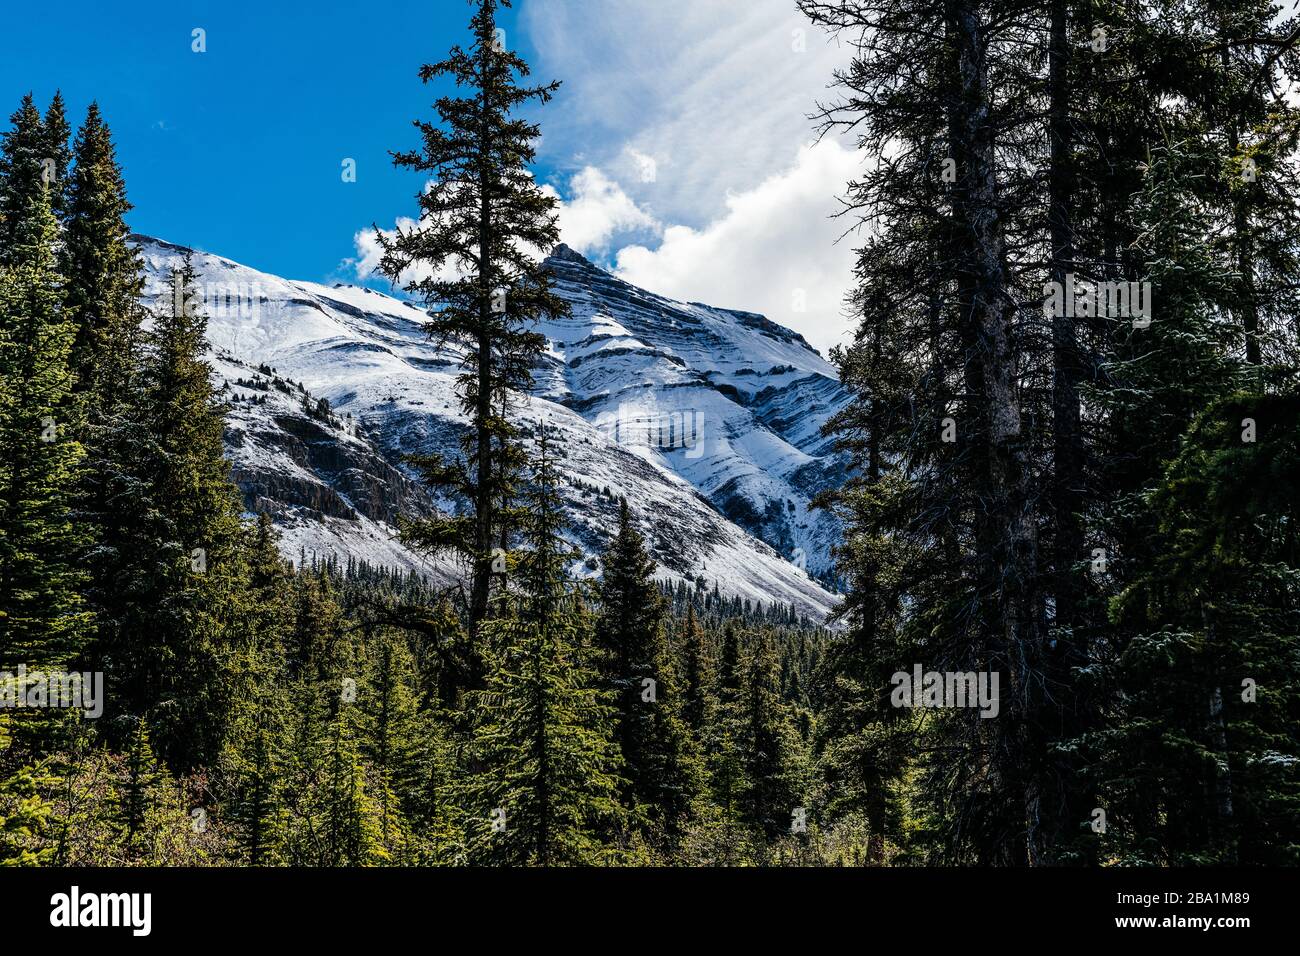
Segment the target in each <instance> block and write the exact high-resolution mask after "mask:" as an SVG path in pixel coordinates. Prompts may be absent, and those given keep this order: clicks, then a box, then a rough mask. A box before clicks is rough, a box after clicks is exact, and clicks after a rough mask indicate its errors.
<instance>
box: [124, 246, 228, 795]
mask: <svg viewBox="0 0 1300 956" xmlns="http://www.w3.org/2000/svg"><path fill="white" fill-rule="evenodd" d="M196 282H197V276H196V273H195V271H194V268H193V265H192V263H191V262H190V260H189V259H188V258H187V259H186V260H185V261H183V262H182V263H181V264H180V266H179V267H178V268H177V269H176V270H175V272H174V274H173V281H172V294H171V295H170V296H168V297H167V301H166V304H165V305H164V307H163V308H162V309H161V310H160V311H159V312H158V313H157V315H156V316H155V324H154V329H153V331H152V334H151V336H150V342H149V348H148V351H147V354H146V359H145V364H144V369H143V372H142V379H143V382H142V392H143V399H142V400H143V402H144V404H145V408H146V413H147V423H148V428H147V435H148V440H147V443H146V444H144V445H143V446H142V447H139V448H137V449H136V462H137V468H138V471H137V472H136V474H137V475H138V481H139V483H140V486H141V490H142V491H143V495H142V497H141V498H140V499H139V500H138V501H137V502H136V508H137V509H138V510H137V519H136V520H135V521H134V522H132V526H131V528H130V530H129V531H127V532H126V534H125V536H124V544H126V545H128V546H129V552H130V553H129V558H130V559H131V562H132V563H131V564H129V565H127V566H126V567H119V568H118V570H117V574H118V577H119V578H123V579H124V580H123V582H122V583H123V586H124V588H125V589H127V600H126V602H125V603H124V605H123V610H122V617H121V618H120V619H119V620H118V621H116V622H114V626H113V627H112V628H111V630H110V632H109V633H107V634H105V635H104V636H103V637H102V639H101V647H100V648H99V655H100V659H101V660H102V662H103V664H104V669H105V671H106V674H107V679H108V681H109V689H108V700H109V702H110V703H111V704H114V705H115V709H116V712H117V713H118V714H125V715H131V716H132V717H134V716H140V715H145V716H147V717H148V719H149V721H150V725H151V728H152V735H153V738H154V740H155V741H156V743H157V746H158V749H159V752H160V753H161V755H162V756H163V757H164V759H165V760H166V761H167V762H168V764H169V765H171V766H174V767H177V768H183V769H188V768H191V767H194V766H197V765H199V764H201V763H204V762H207V761H211V760H212V759H214V758H215V757H216V756H217V754H218V753H219V751H220V747H221V742H222V739H223V737H224V734H225V732H226V726H225V722H226V718H227V716H228V711H229V708H230V706H231V695H232V684H231V681H230V677H229V672H228V667H229V664H230V661H231V654H232V649H233V645H234V640H233V639H234V632H235V630H236V629H237V624H238V622H239V620H240V608H241V606H242V603H243V599H244V596H245V590H246V583H247V565H246V561H245V557H246V549H245V541H244V535H245V531H244V525H243V523H242V521H241V518H240V514H241V511H242V502H241V501H240V498H239V493H238V491H237V489H236V488H235V486H234V484H233V483H232V482H231V480H230V465H229V462H227V461H226V460H225V458H224V457H223V446H222V430H223V419H222V409H221V407H220V405H219V404H218V401H217V396H216V392H215V389H214V388H213V386H212V383H211V380H210V369H209V366H208V365H207V363H206V362H205V361H204V360H203V354H204V351H205V349H206V342H205V328H206V321H207V320H206V318H205V317H204V315H203V311H202V302H201V296H200V293H199V290H198V288H197V285H196ZM123 490H125V488H123ZM123 504H124V505H125V504H126V503H125V502H123Z"/></svg>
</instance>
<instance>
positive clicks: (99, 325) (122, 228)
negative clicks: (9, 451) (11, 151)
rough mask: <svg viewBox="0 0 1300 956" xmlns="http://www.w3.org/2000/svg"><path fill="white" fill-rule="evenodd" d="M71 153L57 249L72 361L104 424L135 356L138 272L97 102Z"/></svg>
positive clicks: (123, 391) (118, 408) (122, 393)
mask: <svg viewBox="0 0 1300 956" xmlns="http://www.w3.org/2000/svg"><path fill="white" fill-rule="evenodd" d="M47 122H48V121H47ZM73 153H74V155H75V158H76V166H75V168H74V171H73V173H72V176H71V177H70V179H69V180H68V185H67V191H68V199H67V223H66V226H67V228H66V229H65V230H64V248H63V269H64V272H65V274H66V275H67V276H68V282H67V287H66V290H67V301H68V305H69V307H71V308H72V309H73V310H74V311H75V314H76V318H77V338H76V343H75V344H74V346H73V354H72V364H73V370H74V371H75V373H76V376H77V388H78V390H79V391H81V392H83V393H85V394H86V395H87V396H88V402H89V404H90V406H91V408H90V411H91V414H92V416H93V419H95V420H94V421H93V425H97V426H98V427H108V423H107V422H106V421H105V419H109V418H111V416H112V415H114V414H121V413H122V412H123V410H124V409H123V403H124V400H125V399H127V398H128V397H129V395H128V394H127V393H128V390H129V388H130V381H129V380H130V377H131V375H132V373H133V371H134V369H133V366H134V365H135V363H137V362H138V360H139V347H138V343H139V335H140V332H139V329H140V324H141V321H142V319H143V318H144V315H143V308H142V306H141V305H140V298H141V295H142V293H143V291H144V276H143V271H142V269H141V263H140V257H139V255H138V253H137V252H136V250H135V248H134V247H133V246H132V245H131V244H130V242H129V238H130V235H131V231H130V229H129V228H128V227H127V225H126V219H125V217H126V214H127V213H128V212H130V211H131V204H130V203H129V202H128V201H127V198H126V185H125V183H124V182H123V179H122V171H121V168H120V167H119V166H118V164H117V159H116V155H115V150H114V146H113V139H112V135H111V133H110V132H109V129H108V126H107V125H106V124H105V123H104V119H103V116H102V115H101V114H100V111H99V105H98V104H96V103H91V104H90V107H89V109H88V110H87V111H86V120H85V122H84V123H83V124H82V126H81V129H80V130H78V131H77V139H76V143H75V146H74V150H73ZM96 413H98V414H96Z"/></svg>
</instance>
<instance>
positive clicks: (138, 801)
mask: <svg viewBox="0 0 1300 956" xmlns="http://www.w3.org/2000/svg"><path fill="white" fill-rule="evenodd" d="M164 774H165V771H163V769H162V768H161V767H160V766H159V764H158V759H157V757H155V756H154V752H153V747H152V746H151V744H150V743H149V730H148V727H147V725H146V724H145V721H144V719H143V718H141V719H140V720H137V721H136V722H135V726H134V728H133V729H132V731H131V736H130V738H129V739H128V741H127V747H126V768H125V774H124V776H123V778H122V779H121V781H119V782H118V794H117V801H116V822H117V825H118V828H119V831H120V833H121V841H122V846H123V848H124V850H125V852H126V856H127V858H128V859H132V860H134V859H139V858H140V857H141V856H144V857H146V858H147V857H148V856H149V854H150V852H151V849H150V847H149V846H148V845H147V844H146V836H147V834H148V830H149V822H150V821H149V816H150V812H151V811H152V809H153V807H154V805H155V802H156V800H157V794H156V791H157V788H158V787H159V786H160V785H161V784H162V781H163V778H164Z"/></svg>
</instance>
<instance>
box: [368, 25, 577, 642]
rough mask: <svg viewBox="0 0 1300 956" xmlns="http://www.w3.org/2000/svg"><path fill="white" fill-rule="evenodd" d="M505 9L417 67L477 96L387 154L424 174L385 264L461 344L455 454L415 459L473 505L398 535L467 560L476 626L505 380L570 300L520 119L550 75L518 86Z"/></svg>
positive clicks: (522, 67) (508, 472) (549, 202)
mask: <svg viewBox="0 0 1300 956" xmlns="http://www.w3.org/2000/svg"><path fill="white" fill-rule="evenodd" d="M509 5H510V3H509V0H478V2H477V10H476V12H475V14H474V17H473V19H472V20H471V23H470V29H471V31H472V33H473V42H472V44H471V46H470V48H469V49H468V50H466V49H462V48H461V47H459V46H457V47H454V48H453V49H452V51H451V53H450V55H449V56H448V58H447V59H446V60H443V61H441V62H439V63H436V64H432V65H426V66H425V67H423V68H422V69H421V70H420V77H421V79H422V80H424V81H425V82H428V81H430V80H433V79H435V78H438V77H444V76H445V77H450V78H451V79H453V80H454V81H455V82H456V84H457V86H458V87H463V88H466V89H468V90H471V91H472V93H471V94H470V95H467V96H459V97H457V96H443V97H441V98H439V99H438V101H437V102H436V104H435V109H436V110H437V112H438V116H439V118H440V120H441V125H434V124H432V123H428V122H424V121H418V122H417V123H416V126H417V127H418V129H419V130H420V133H421V135H422V137H423V146H422V149H421V150H420V151H418V152H405V153H396V154H394V161H395V163H396V164H397V165H399V166H403V167H405V168H408V169H413V170H415V171H417V172H420V173H422V174H425V175H426V176H427V177H431V182H429V184H428V188H426V189H425V190H424V191H422V192H421V194H420V196H419V202H420V211H421V222H420V224H419V225H418V226H417V227H415V228H412V229H409V230H403V229H399V230H398V232H397V235H396V236H394V237H388V236H385V235H383V234H382V233H380V234H379V240H380V242H381V244H382V245H383V248H384V256H383V260H382V262H381V266H380V268H381V270H382V271H383V272H384V274H385V275H388V276H389V277H390V278H392V279H393V280H394V281H397V280H399V279H400V278H401V277H403V276H404V275H405V274H406V272H407V270H408V269H410V268H411V267H412V266H414V265H418V266H419V267H420V272H421V274H422V275H425V276H426V278H422V279H416V280H413V281H410V282H408V283H407V284H406V286H405V288H406V289H407V291H408V292H411V293H413V294H415V295H418V296H419V297H420V298H421V299H422V300H423V301H424V302H425V303H426V304H427V305H428V306H429V307H430V308H431V309H433V310H434V311H432V312H431V315H432V316H433V318H432V320H431V322H430V323H429V325H428V326H427V329H428V332H429V334H430V335H432V336H435V337H436V338H437V339H438V340H439V341H442V342H451V343H455V344H457V345H460V346H462V347H464V349H465V359H464V364H463V371H462V374H461V375H460V377H459V379H458V390H459V394H460V400H461V407H462V409H463V410H464V412H465V414H466V415H467V416H468V417H469V419H470V422H471V424H472V428H471V430H470V432H469V433H468V434H467V436H466V438H465V442H464V448H463V453H464V454H463V458H462V459H460V460H446V459H444V458H442V457H441V456H438V455H429V456H423V457H421V458H419V459H417V464H418V466H419V468H420V470H421V472H422V473H423V475H424V477H425V479H426V480H427V481H428V482H429V483H430V484H431V485H432V486H434V487H436V488H438V489H441V490H444V491H445V492H447V493H449V494H452V495H455V496H458V497H460V498H462V499H463V500H464V501H465V502H466V503H467V504H468V510H467V511H465V512H464V513H461V514H457V515H454V516H447V515H441V516H437V517H433V518H429V519H421V520H418V521H408V522H407V523H406V525H405V527H404V538H405V540H406V541H407V542H408V543H409V544H411V545H412V546H415V547H418V548H422V549H426V550H429V551H435V552H436V551H447V550H450V551H453V552H454V553H456V554H458V555H459V556H461V557H462V558H463V559H464V560H465V561H466V562H467V563H468V564H469V567H470V571H471V577H470V594H469V621H470V629H471V631H475V630H476V629H477V626H478V624H479V622H480V621H482V619H483V617H484V615H486V614H487V610H488V596H489V591H490V587H491V580H492V575H493V574H494V573H497V572H499V571H500V568H499V567H498V568H497V569H496V572H494V568H493V549H494V548H498V547H500V548H502V549H504V548H505V547H506V546H507V544H506V542H507V538H508V534H507V528H508V525H509V523H510V522H509V519H510V500H511V498H512V496H513V486H514V482H515V474H516V472H517V470H518V469H519V467H520V465H521V462H522V459H521V455H520V452H519V449H518V446H517V441H516V433H515V429H514V426H513V425H511V423H510V422H509V420H508V418H507V417H506V413H507V412H508V410H509V407H510V403H511V393H512V390H514V391H518V390H521V389H525V388H527V386H528V385H529V383H530V380H531V368H532V365H533V361H534V359H535V358H536V357H537V356H539V355H540V354H541V352H542V349H543V347H544V341H543V338H542V336H541V335H539V334H538V333H537V332H536V331H534V330H533V329H532V328H531V325H532V323H533V322H535V321H536V320H537V319H540V318H551V317H556V316H559V315H561V314H563V313H564V312H565V310H566V308H567V307H566V305H565V304H564V301H563V300H562V299H560V298H559V297H558V296H556V295H555V294H554V293H552V292H551V289H550V282H549V279H548V277H547V275H546V273H545V272H544V271H542V269H541V266H540V263H539V262H538V261H537V260H536V259H535V258H534V253H535V250H542V251H549V250H550V249H551V247H552V246H554V245H555V243H556V242H557V241H558V238H559V233H558V230H557V226H556V218H555V211H554V210H555V205H556V200H555V198H554V197H553V196H551V195H548V194H547V193H545V192H543V190H542V189H541V187H540V186H539V185H538V184H537V182H536V181H535V180H534V179H533V177H532V176H531V174H530V173H529V171H528V166H529V164H530V163H531V162H532V161H533V157H534V155H535V145H534V144H535V141H536V139H537V137H538V136H539V135H540V131H539V129H538V127H537V125H536V124H534V123H530V122H527V121H525V120H523V119H520V118H518V117H517V116H516V115H515V113H516V112H517V111H518V110H519V109H520V108H521V107H523V106H525V105H526V104H528V103H529V102H531V101H534V100H536V101H538V102H541V103H545V102H546V101H547V100H549V99H550V98H551V96H552V94H553V93H554V92H555V90H556V88H557V87H558V84H557V83H551V84H547V85H544V86H535V87H527V86H520V85H519V82H518V81H519V80H520V79H523V78H525V77H527V76H528V66H527V64H526V63H525V62H524V60H523V59H522V58H521V57H520V56H519V55H518V54H517V53H515V52H513V51H511V50H509V49H507V48H506V47H505V45H504V44H503V43H502V42H501V36H502V34H501V33H500V32H498V29H497V19H496V17H497V10H498V9H499V8H500V7H503V6H505V7H508V6H509ZM445 267H447V268H445ZM448 268H450V269H451V270H452V271H454V275H453V276H451V277H448V274H447V273H448Z"/></svg>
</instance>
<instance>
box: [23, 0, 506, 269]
mask: <svg viewBox="0 0 1300 956" xmlns="http://www.w3.org/2000/svg"><path fill="white" fill-rule="evenodd" d="M53 9H57V11H58V14H57V20H56V18H54V17H53V16H52V14H51V11H52V10H53ZM468 9H469V8H468V6H467V5H466V4H465V3H463V2H462V0H441V2H435V3H430V2H429V0H422V2H400V0H399V2H388V0H385V2H384V3H376V4H360V3H351V2H350V3H332V2H316V3H271V2H264V3H248V2H229V0H224V2H213V3H158V4H137V3H105V2H103V0H94V2H85V0H71V2H62V3H60V4H58V6H57V8H51V7H49V6H48V5H45V4H13V5H10V6H9V7H8V8H7V9H6V11H5V20H6V26H7V35H6V36H5V37H4V38H3V39H0V48H2V52H3V55H2V56H0V93H2V94H3V101H0V110H3V114H4V115H5V116H7V115H8V114H9V113H10V112H11V111H12V109H13V108H14V106H16V105H17V100H18V98H19V96H21V95H22V93H24V92H26V91H27V90H28V89H31V90H32V91H33V92H34V93H35V94H36V98H37V101H38V104H39V105H40V106H41V108H42V109H43V108H44V105H45V104H46V103H47V102H48V100H49V98H50V96H51V95H52V94H53V93H54V90H55V89H56V88H61V89H62V90H63V95H64V97H65V98H66V99H67V100H68V103H69V106H70V107H71V111H72V113H73V115H74V117H75V119H74V125H75V124H76V123H77V122H79V118H80V117H81V116H82V115H84V112H85V108H86V105H87V104H88V103H89V101H90V100H91V99H92V98H93V99H97V100H98V101H99V104H100V107H101V109H102V110H103V111H104V113H105V115H106V117H107V119H108V122H109V125H110V126H111V128H112V129H113V132H114V136H115V139H116V142H117V148H118V157H119V159H120V161H121V163H122V166H123V168H124V169H125V171H126V176H127V186H128V189H129V191H130V196H131V199H132V201H133V202H134V204H135V207H136V209H135V212H134V213H133V215H132V216H131V225H132V228H134V229H135V230H137V231H139V232H144V233H149V234H153V235H158V236H160V237H163V238H166V239H169V240H172V241H175V242H180V243H184V244H193V245H198V246H201V247H203V248H206V249H209V250H211V251H216V252H220V253H221V254H222V255H225V256H227V257H229V258H232V259H236V260H238V261H241V262H244V263H246V264H248V265H252V266H254V267H257V268H262V269H265V270H267V271H273V272H277V273H280V274H283V275H289V276H295V277H311V278H316V277H320V276H321V275H323V274H325V273H327V272H328V271H329V270H330V269H332V268H333V267H334V265H335V264H336V263H337V262H339V261H340V260H341V259H343V258H345V257H346V256H348V255H350V254H351V249H352V234H353V232H354V231H355V230H356V229H357V228H358V227H359V226H361V225H362V224H365V223H368V222H370V221H371V220H373V219H376V218H382V217H384V216H388V217H390V218H391V216H392V215H393V214H395V213H396V212H398V211H399V210H401V209H403V208H413V203H414V200H413V197H414V195H415V193H416V192H417V191H418V190H419V187H420V179H419V178H418V177H416V176H414V175H412V174H411V173H409V172H406V171H400V170H396V169H394V168H393V167H392V165H391V162H390V161H389V158H388V155H387V150H389V149H397V148H409V147H411V146H412V145H414V143H415V133H414V130H413V129H412V128H411V126H410V122H411V120H412V119H413V118H415V117H416V116H421V115H423V114H425V113H427V112H428V107H429V104H430V103H431V102H432V99H433V95H432V94H433V92H434V91H433V90H432V89H430V88H426V87H425V86H424V84H422V83H421V82H420V80H419V78H418V77H417V76H416V70H417V69H418V67H419V65H420V64H421V63H422V62H425V61H426V60H430V59H434V58H436V57H438V56H440V55H441V54H442V53H443V52H445V50H446V49H447V48H448V47H449V46H450V45H451V43H452V42H458V41H461V40H463V39H464V38H465V34H466V31H465V27H466V22H467V11H468ZM506 16H507V23H506V24H505V26H506V29H507V30H508V31H509V30H511V28H512V26H513V24H512V23H511V22H509V21H510V20H513V16H514V15H513V14H512V13H510V12H507V14H506ZM196 27H197V28H202V29H204V30H206V33H207V37H206V40H207V52H206V53H201V54H200V53H195V52H193V51H192V49H191V45H192V33H191V31H192V30H193V29H194V28H196ZM56 38H57V40H56ZM345 157H351V158H353V159H355V160H356V164H357V181H356V182H355V183H344V182H343V181H342V176H341V175H340V172H341V163H342V161H343V159H344V158H345Z"/></svg>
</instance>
